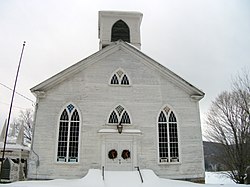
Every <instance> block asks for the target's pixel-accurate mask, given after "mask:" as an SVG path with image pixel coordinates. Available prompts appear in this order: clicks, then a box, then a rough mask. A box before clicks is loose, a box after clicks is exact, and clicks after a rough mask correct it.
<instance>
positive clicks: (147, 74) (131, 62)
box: [28, 11, 204, 181]
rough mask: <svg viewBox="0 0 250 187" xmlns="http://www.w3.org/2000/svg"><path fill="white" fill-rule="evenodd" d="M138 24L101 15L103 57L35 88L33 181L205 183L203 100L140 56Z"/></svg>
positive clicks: (137, 19)
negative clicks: (140, 176) (118, 177)
mask: <svg viewBox="0 0 250 187" xmlns="http://www.w3.org/2000/svg"><path fill="white" fill-rule="evenodd" d="M141 20H142V14H141V13H138V12H118V11H100V12H99V24H98V25H99V28H98V29H99V39H100V44H99V46H100V50H99V51H97V52H96V53H95V54H93V55H91V56H89V57H87V58H85V59H83V60H82V61H80V62H78V63H76V64H74V65H73V66H71V67H69V68H67V69H65V70H64V71H62V72H60V73H58V74H56V75H55V76H53V77H51V78H49V79H47V80H45V81H44V82H42V83H40V84H39V85H37V86H35V87H33V88H32V89H31V91H32V93H34V94H35V96H36V98H37V105H36V112H35V124H34V126H35V129H34V133H33V136H34V137H33V144H32V149H31V153H30V161H29V168H28V169H29V170H28V177H29V178H31V179H55V178H80V177H83V176H84V175H86V173H87V172H88V170H89V169H91V168H95V169H97V168H99V169H101V168H104V170H117V171H120V170H127V171H130V170H135V167H137V166H139V167H140V169H152V170H153V171H154V172H155V173H156V174H157V175H158V176H160V177H164V178H172V179H185V180H192V181H202V180H204V157H203V148H202V135H201V122H200V113H199V100H200V99H202V98H203V97H204V93H203V92H202V91H201V90H199V89H197V88H196V87H194V86H192V85H191V84H190V83H188V82H187V81H185V80H184V79H182V78H181V77H179V76H178V75H176V74H175V73H173V72H172V71H170V70H169V69H167V68H166V67H164V66H162V65H161V64H160V63H158V62H156V61H155V60H153V59H151V58H150V57H148V56H147V55H145V54H144V53H142V52H141V51H140V47H141V40H140V24H141Z"/></svg>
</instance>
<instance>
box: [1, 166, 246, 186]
mask: <svg viewBox="0 0 250 187" xmlns="http://www.w3.org/2000/svg"><path fill="white" fill-rule="evenodd" d="M141 172H142V176H143V180H144V182H143V183H142V182H141V179H140V176H139V173H138V172H137V171H132V172H131V171H130V172H129V171H127V172H126V171H123V172H122V171H119V172H115V171H107V172H105V180H103V178H102V172H101V170H97V169H92V170H90V171H89V172H88V174H87V175H86V176H85V177H83V178H82V179H74V180H65V179H57V180H50V181H22V182H14V183H11V184H0V186H6V187H34V186H35V187H118V186H119V187H128V186H129V187H168V186H169V187H221V186H222V185H223V187H235V186H236V184H233V182H232V181H231V180H229V179H228V178H225V177H221V176H222V175H221V174H218V173H206V180H207V184H195V183H191V182H185V181H176V180H169V179H162V178H159V177H157V176H156V175H155V174H154V172H153V171H151V170H142V171H141ZM242 186H245V185H238V184H237V187H242Z"/></svg>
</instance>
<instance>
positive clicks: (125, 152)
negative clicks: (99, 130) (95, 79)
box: [105, 141, 133, 171]
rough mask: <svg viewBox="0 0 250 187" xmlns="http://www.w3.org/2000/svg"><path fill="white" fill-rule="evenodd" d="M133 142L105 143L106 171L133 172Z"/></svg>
mask: <svg viewBox="0 0 250 187" xmlns="http://www.w3.org/2000/svg"><path fill="white" fill-rule="evenodd" d="M132 148H133V147H132V141H107V142H106V143H105V169H106V170H112V171H131V170H132V169H133V149H132Z"/></svg>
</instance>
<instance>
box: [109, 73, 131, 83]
mask: <svg viewBox="0 0 250 187" xmlns="http://www.w3.org/2000/svg"><path fill="white" fill-rule="evenodd" d="M110 84H111V85H122V86H128V85H130V81H129V78H128V76H127V75H126V73H125V72H124V71H123V70H121V69H119V70H117V71H116V72H115V73H114V74H113V75H112V77H111V79H110Z"/></svg>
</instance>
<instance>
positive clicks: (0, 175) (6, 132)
mask: <svg viewBox="0 0 250 187" xmlns="http://www.w3.org/2000/svg"><path fill="white" fill-rule="evenodd" d="M25 43H26V42H25V41H24V42H23V48H22V52H21V56H20V59H19V63H18V67H17V72H16V79H15V83H14V87H13V92H12V97H11V102H10V109H9V116H8V120H7V126H6V131H5V137H4V144H3V154H2V160H1V173H0V182H1V180H2V172H3V161H4V154H5V149H6V142H7V136H8V130H9V124H10V116H11V111H12V105H13V101H14V96H15V91H16V84H17V78H18V74H19V70H20V65H21V61H22V57H23V51H24V46H25Z"/></svg>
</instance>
